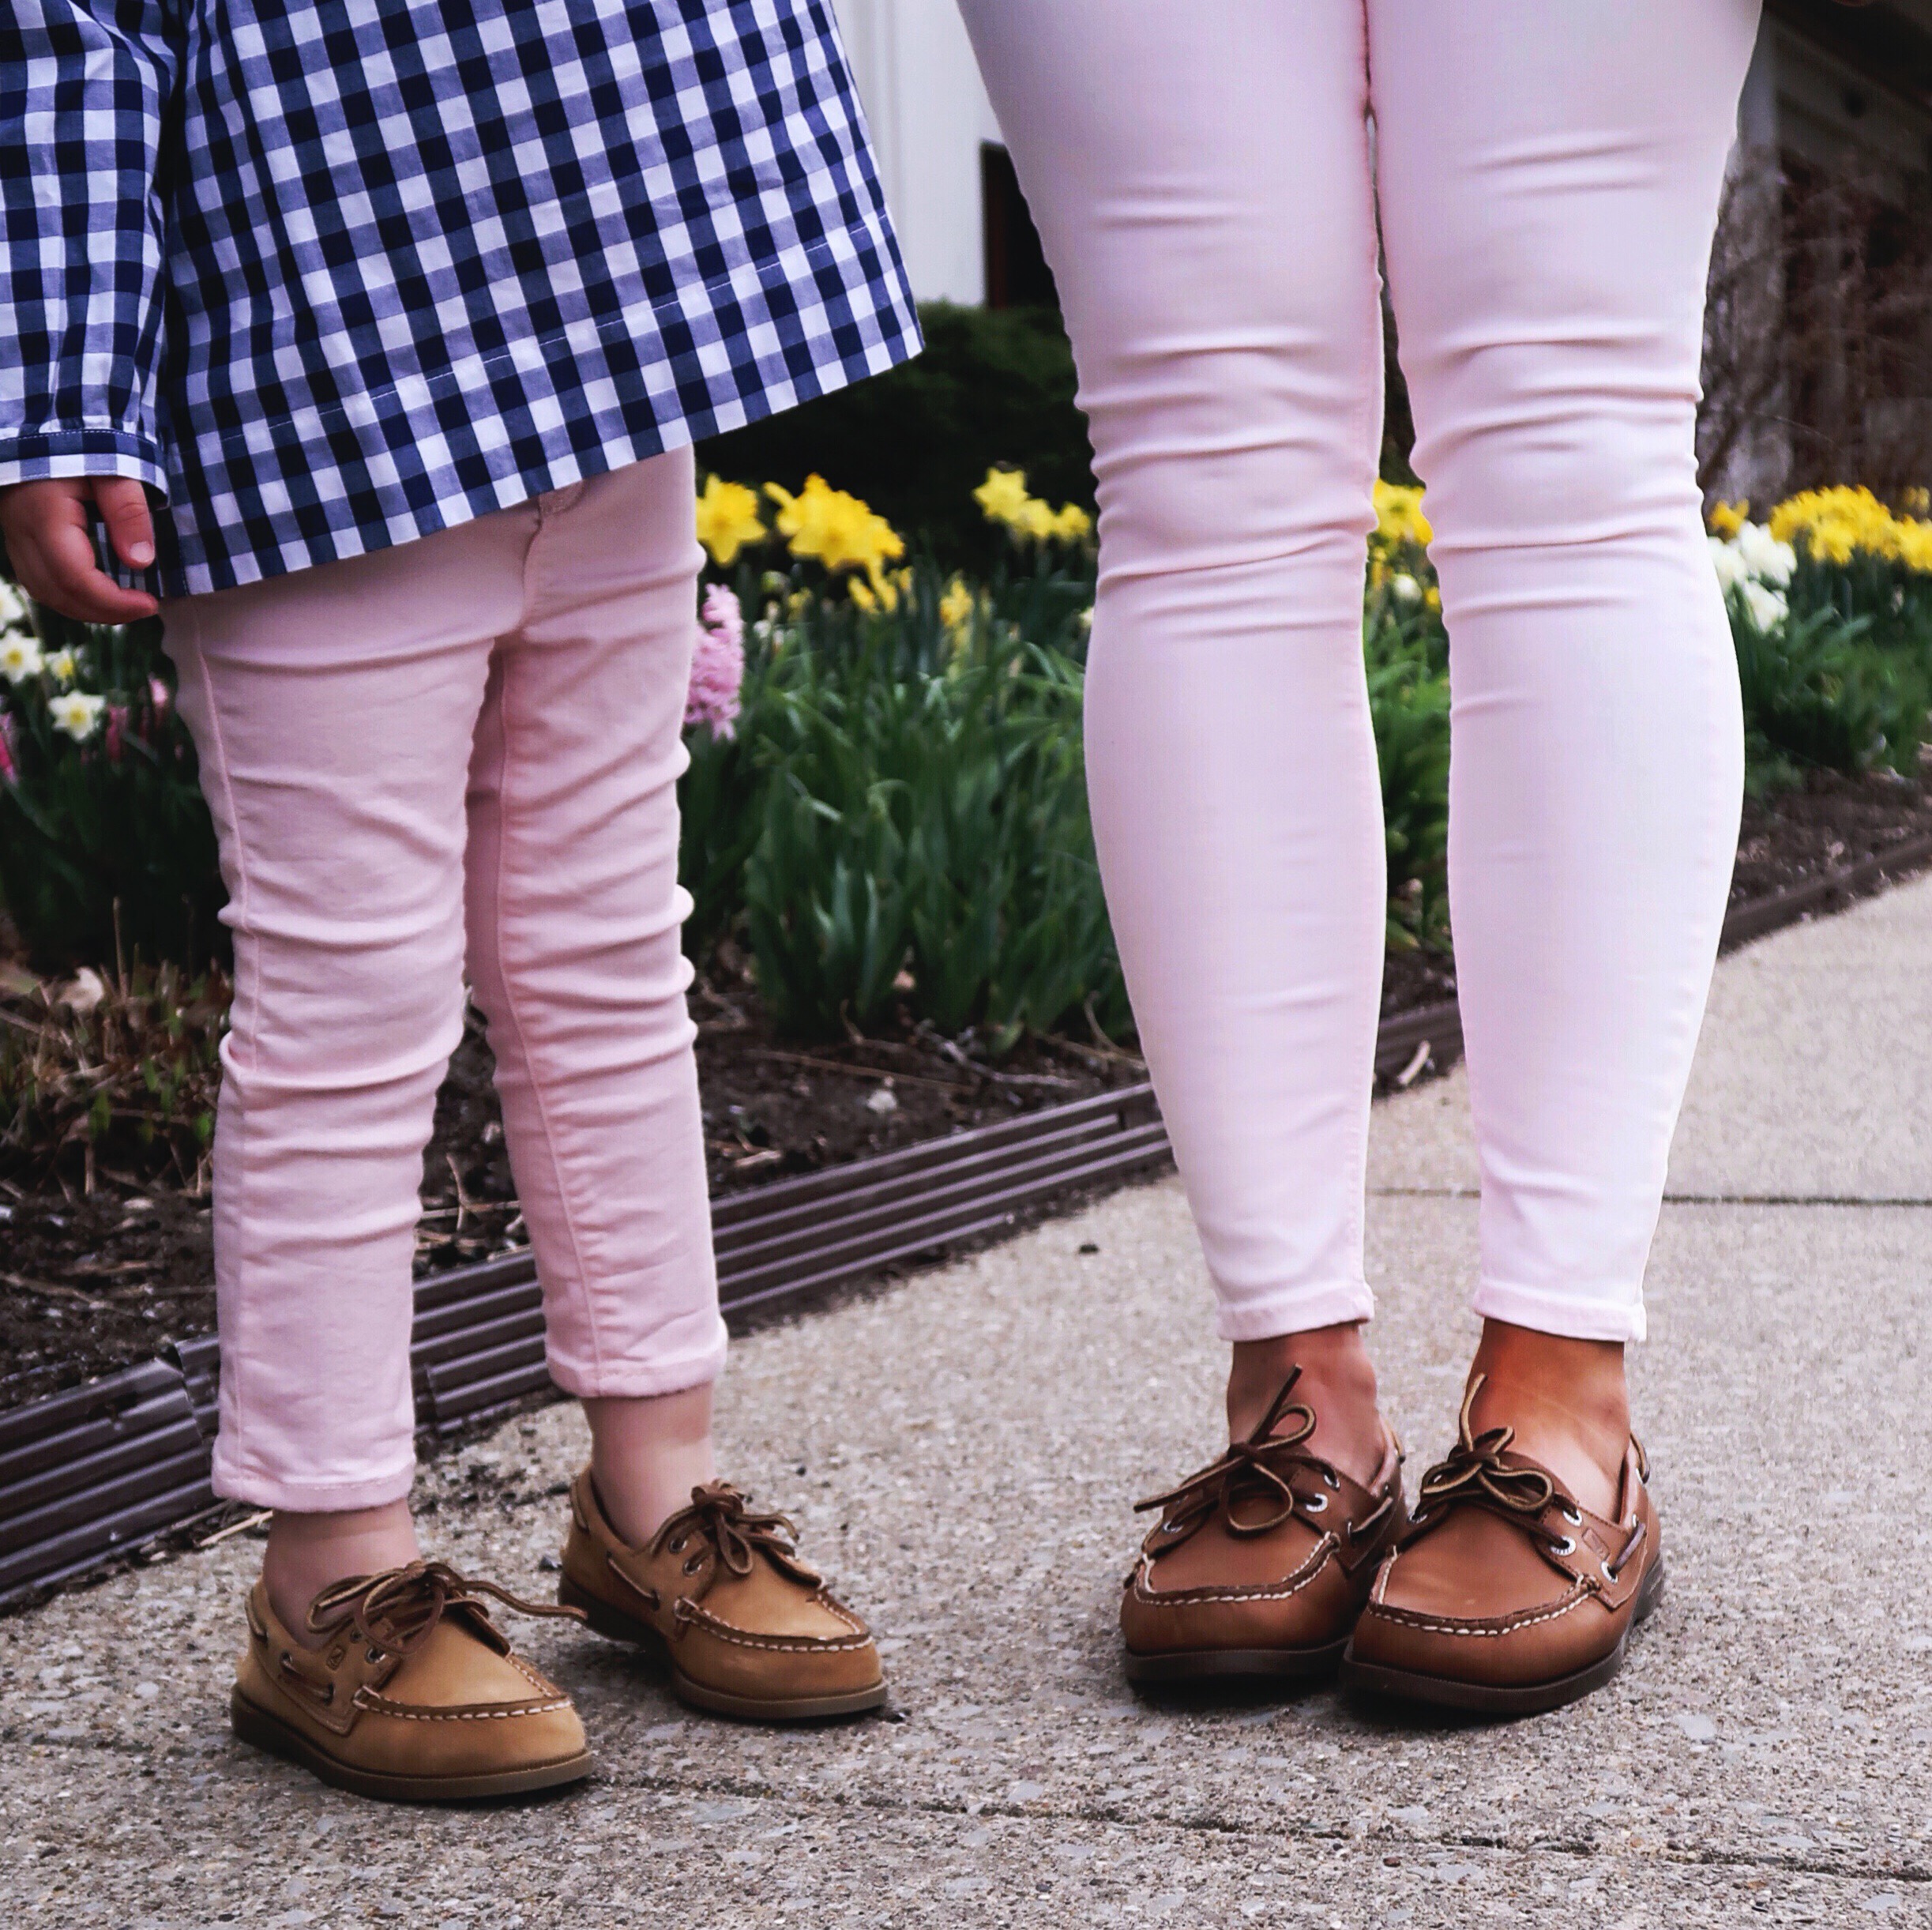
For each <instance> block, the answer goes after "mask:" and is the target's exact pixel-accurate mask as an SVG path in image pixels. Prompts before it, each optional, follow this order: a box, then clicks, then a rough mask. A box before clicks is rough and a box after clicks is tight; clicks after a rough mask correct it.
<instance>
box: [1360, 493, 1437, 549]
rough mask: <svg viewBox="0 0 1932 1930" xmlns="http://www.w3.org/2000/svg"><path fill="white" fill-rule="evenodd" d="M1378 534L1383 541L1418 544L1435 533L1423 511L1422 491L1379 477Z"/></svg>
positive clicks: (1376, 507)
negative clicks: (1388, 481)
mask: <svg viewBox="0 0 1932 1930" xmlns="http://www.w3.org/2000/svg"><path fill="white" fill-rule="evenodd" d="M1375 533H1376V535H1377V536H1378V537H1379V538H1380V539H1381V541H1383V542H1384V543H1413V544H1416V545H1417V546H1418V547H1421V546H1423V545H1424V544H1426V543H1427V542H1428V541H1429V540H1430V537H1431V536H1434V534H1435V532H1434V530H1433V529H1431V528H1430V526H1429V519H1428V517H1426V516H1425V515H1423V492H1422V491H1420V490H1419V489H1408V488H1405V487H1403V485H1402V484H1400V483H1385V482H1383V481H1381V480H1380V479H1379V478H1378V479H1377V481H1376V484H1375Z"/></svg>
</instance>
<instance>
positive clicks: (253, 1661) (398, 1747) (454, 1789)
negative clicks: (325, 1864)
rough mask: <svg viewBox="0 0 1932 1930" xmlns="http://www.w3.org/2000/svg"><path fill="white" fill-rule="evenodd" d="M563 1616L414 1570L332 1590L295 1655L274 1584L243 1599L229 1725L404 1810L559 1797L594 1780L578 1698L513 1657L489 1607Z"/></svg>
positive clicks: (435, 1567) (483, 1587)
mask: <svg viewBox="0 0 1932 1930" xmlns="http://www.w3.org/2000/svg"><path fill="white" fill-rule="evenodd" d="M485 1594H488V1595H493V1596H494V1597H496V1599H497V1600H498V1601H501V1602H503V1603H506V1604H507V1605H509V1607H511V1608H515V1609H517V1610H518V1611H520V1612H522V1613H524V1614H527V1615H556V1614H558V1613H559V1612H560V1611H559V1610H558V1609H555V1608H547V1607H544V1606H541V1605H537V1604H535V1603H532V1602H525V1601H519V1600H518V1599H517V1597H515V1596H514V1595H512V1594H509V1593H507V1592H506V1590H502V1589H500V1588H498V1586H496V1585H495V1584H494V1582H479V1581H474V1580H472V1579H469V1578H467V1577H465V1576H463V1575H460V1574H457V1571H455V1570H454V1569H453V1568H452V1567H449V1564H448V1563H445V1562H440V1561H430V1562H422V1561H417V1562H411V1563H409V1564H408V1566H407V1567H401V1568H390V1569H387V1570H385V1571H383V1572H382V1574H370V1575H356V1576H354V1577H352V1578H350V1579H349V1580H347V1581H344V1582H336V1583H335V1584H334V1585H333V1586H331V1587H329V1588H325V1589H324V1590H322V1592H321V1593H320V1594H319V1595H318V1596H317V1597H315V1599H314V1601H313V1602H312V1603H311V1604H310V1606H309V1609H308V1613H307V1617H306V1619H307V1622H308V1632H309V1634H310V1635H311V1636H319V1637H320V1638H321V1646H319V1647H314V1648H311V1647H310V1646H307V1645H306V1644H305V1643H303V1642H299V1641H297V1640H296V1639H295V1637H294V1636H293V1635H291V1634H290V1632H289V1631H288V1629H287V1628H285V1627H284V1626H283V1624H282V1623H281V1622H280V1620H277V1619H276V1613H275V1611H274V1609H273V1608H272V1607H270V1605H269V1591H268V1587H267V1585H266V1584H265V1583H264V1582H257V1583H256V1584H255V1586H254V1590H253V1592H252V1593H250V1596H249V1597H248V1646H247V1647H246V1649H245V1650H243V1651H242V1661H241V1666H240V1669H239V1671H238V1672H237V1674H236V1678H235V1691H234V1694H233V1695H232V1697H231V1699H230V1702H229V1714H230V1716H231V1720H232V1721H233V1722H234V1725H235V1734H236V1735H237V1736H239V1737H240V1738H241V1739H242V1741H243V1742H246V1743H250V1744H254V1747H255V1748H258V1749H265V1750H268V1751H271V1752H272V1753H273V1754H274V1755H280V1756H286V1757H287V1758H288V1759H290V1760H291V1762H295V1763H301V1764H302V1765H303V1766H304V1767H305V1768H307V1769H309V1770H313V1771H314V1774H316V1775H318V1776H319V1777H321V1779H322V1781H324V1782H328V1783H333V1784H334V1785H336V1788H337V1789H349V1790H352V1791H353V1792H355V1794H357V1795H359V1796H379V1797H383V1798H385V1799H387V1800H391V1801H400V1802H419V1803H421V1802H428V1803H435V1802H455V1801H461V1800H472V1799H475V1798H476V1797H479V1796H512V1795H519V1794H523V1793H528V1791H531V1790H533V1789H554V1788H555V1787H556V1786H557V1785H559V1784H561V1783H567V1782H575V1781H578V1780H579V1779H580V1778H582V1777H584V1776H587V1775H588V1774H589V1773H590V1770H591V1767H592V1758H591V1753H590V1751H589V1750H588V1748H585V1746H584V1729H583V1725H582V1724H581V1722H579V1721H578V1720H577V1710H575V1709H574V1708H573V1706H571V1702H570V1699H569V1696H567V1695H565V1694H564V1692H563V1691H562V1690H561V1689H560V1688H558V1687H557V1686H556V1684H554V1683H553V1682H549V1681H547V1680H545V1679H544V1678H543V1676H540V1675H539V1674H538V1673H537V1672H536V1670H535V1669H532V1668H531V1667H530V1666H529V1665H528V1663H526V1662H524V1661H522V1660H521V1658H520V1657H517V1656H516V1655H515V1654H513V1653H512V1652H511V1650H510V1645H509V1642H508V1640H507V1639H506V1638H505V1636H504V1635H503V1633H502V1631H501V1630H500V1629H498V1627H497V1626H496V1624H495V1623H494V1622H492V1621H491V1619H490V1615H489V1611H488V1609H487V1607H486V1606H485V1605H484V1603H483V1599H482V1597H483V1596H484V1595H485Z"/></svg>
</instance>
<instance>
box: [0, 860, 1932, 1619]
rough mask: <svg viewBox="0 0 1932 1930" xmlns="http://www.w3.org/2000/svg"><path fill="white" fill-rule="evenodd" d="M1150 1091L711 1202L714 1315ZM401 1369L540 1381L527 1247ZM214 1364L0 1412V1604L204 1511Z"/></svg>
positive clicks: (467, 1404) (450, 1396)
mask: <svg viewBox="0 0 1932 1930" xmlns="http://www.w3.org/2000/svg"><path fill="white" fill-rule="evenodd" d="M1926 864H1932V836H1928V837H1919V838H1914V839H1911V840H1908V841H1904V842H1901V843H1900V844H1899V845H1896V846H1895V847H1894V848H1893V849H1892V850H1890V851H1889V852H1878V853H1877V854H1876V855H1874V856H1871V857H1869V858H1866V859H1864V860H1861V861H1860V862H1859V863H1856V864H1851V865H1847V866H1846V867H1844V868H1843V869H1842V870H1840V871H1833V872H1829V873H1827V874H1825V875H1824V876H1822V877H1820V878H1813V879H1811V880H1810V881H1808V882H1806V883H1804V884H1802V885H1798V886H1792V887H1791V889H1789V890H1784V891H1780V892H1776V893H1773V894H1770V895H1769V896H1768V897H1763V898H1757V899H1753V900H1752V901H1750V902H1749V903H1746V904H1744V905H1738V906H1735V908H1734V909H1732V911H1731V914H1730V916H1728V917H1727V918H1726V920H1724V929H1723V942H1724V945H1725V946H1727V947H1729V946H1734V945H1738V944H1742V943H1743V942H1745V941H1746V940H1747V939H1754V938H1761V937H1762V936H1763V935H1765V933H1767V932H1769V931H1776V930H1778V929H1780V927H1783V926H1785V925H1789V924H1796V923H1797V922H1798V921H1799V920H1800V919H1802V917H1804V916H1806V913H1807V912H1810V911H1812V910H1814V909H1816V908H1817V906H1818V905H1821V904H1823V903H1825V901H1828V900H1829V899H1830V898H1831V897H1833V896H1835V895H1836V894H1839V893H1841V892H1845V891H1856V890H1860V889H1861V888H1862V887H1863V886H1867V885H1870V884H1871V883H1873V882H1874V881H1876V880H1877V879H1878V878H1881V877H1882V876H1883V875H1884V874H1885V873H1886V872H1887V871H1904V870H1911V869H1913V868H1915V867H1919V866H1921V865H1926ZM1461 1045H1462V1023H1461V1019H1460V1014H1458V1012H1457V1006H1456V1003H1455V1002H1454V1001H1453V999H1451V1000H1449V1001H1446V1002H1445V1003H1442V1004H1440V1005H1434V1006H1423V1007H1422V1008H1420V1009H1419V1010H1415V1011H1413V1012H1405V1013H1403V1014H1400V1015H1399V1016H1398V1017H1396V1018H1393V1019H1390V1020H1389V1021H1386V1022H1385V1024H1384V1025H1383V1026H1382V1028H1381V1032H1380V1033H1379V1034H1378V1038H1377V1041H1376V1052H1375V1069H1376V1071H1377V1073H1378V1075H1380V1076H1381V1077H1383V1078H1400V1077H1401V1075H1402V1074H1404V1072H1405V1071H1410V1070H1411V1069H1413V1070H1419V1069H1420V1067H1421V1066H1422V1064H1423V1063H1426V1060H1427V1059H1430V1058H1434V1059H1435V1060H1437V1062H1438V1063H1447V1062H1448V1061H1449V1059H1452V1058H1453V1057H1454V1056H1455V1055H1457V1053H1458V1052H1460V1049H1461ZM1167 1157H1168V1146H1167V1133H1166V1131H1165V1129H1164V1128H1163V1127H1162V1125H1161V1123H1160V1112H1159V1111H1158V1109H1157V1108H1156V1105H1155V1104H1154V1093H1153V1088H1152V1086H1151V1085H1145V1084H1141V1085H1130V1086H1124V1087H1122V1088H1121V1089H1119V1090H1118V1091H1115V1092H1111V1093H1099V1094H1096V1096H1095V1097H1092V1098H1089V1099H1082V1100H1076V1101H1074V1102H1073V1104H1069V1105H1064V1106H1053V1107H1050V1108H1047V1109H1046V1110H1045V1111H1043V1112H1034V1113H1030V1114H1028V1115H1026V1116H1025V1117H1024V1118H1021V1119H1012V1120H1009V1121H1007V1122H1005V1123H1002V1124H1001V1125H998V1126H989V1127H980V1128H979V1129H977V1130H976V1131H971V1132H964V1133H957V1134H953V1136H952V1137H951V1138H945V1139H934V1140H927V1141H926V1142H923V1144H921V1145H919V1146H908V1147H907V1148H906V1149H904V1151H902V1152H897V1153H882V1154H881V1155H880V1156H878V1157H877V1158H874V1159H867V1160H859V1161H855V1162H853V1163H852V1164H848V1165H844V1166H838V1167H834V1168H830V1169H829V1170H828V1171H826V1172H818V1173H811V1174H808V1175H806V1176H803V1177H802V1178H799V1179H784V1180H780V1181H777V1182H776V1183H774V1184H772V1185H770V1186H765V1187H759V1188H757V1190H756V1191H750V1192H743V1193H731V1194H726V1195H724V1197H723V1198H719V1199H716V1200H714V1201H713V1202H712V1216H711V1217H712V1234H713V1238H714V1241H715V1243H716V1250H717V1256H718V1292H719V1300H720V1304H721V1305H722V1306H723V1307H724V1311H726V1312H727V1314H728V1313H732V1312H742V1311H745V1310H746V1309H748V1308H750V1307H771V1306H775V1305H780V1304H783V1303H784V1302H785V1301H787V1300H794V1299H797V1298H799V1297H801V1296H805V1295H807V1294H810V1293H813V1292H818V1291H819V1290H821V1289H825V1288H827V1287H833V1286H838V1285H844V1284H847V1283H849V1282H851V1281H858V1280H862V1279H864V1278H866V1277H868V1276H870V1275H871V1274H874V1273H878V1271H879V1270H881V1268H883V1267H887V1266H895V1265H899V1264H902V1263H904V1262H908V1261H912V1260H918V1259H923V1258H930V1257H933V1256H934V1255H938V1254H939V1253H941V1252H942V1251H944V1250H945V1248H946V1247H949V1246H951V1245H955V1244H957V1243H960V1242H963V1241H965V1240H975V1239H979V1238H983V1237H984V1236H987V1235H988V1234H992V1233H997V1232H1000V1231H1001V1230H1002V1228H1006V1227H1009V1226H1010V1225H1013V1223H1014V1222H1015V1221H1016V1220H1017V1217H1018V1215H1019V1214H1020V1213H1021V1212H1023V1211H1024V1210H1027V1209H1028V1208H1031V1207H1035V1206H1039V1205H1041V1204H1042V1203H1043V1202H1047V1201H1048V1200H1051V1199H1053V1198H1056V1197H1058V1196H1060V1195H1062V1194H1065V1193H1066V1192H1068V1191H1070V1190H1072V1189H1073V1188H1076V1187H1084V1186H1088V1185H1093V1184H1096V1183H1104V1182H1106V1181H1109V1180H1112V1179H1119V1178H1122V1177H1124V1176H1126V1175H1128V1174H1130V1173H1133V1172H1139V1171H1142V1170H1144V1169H1145V1168H1148V1167H1152V1166H1155V1165H1158V1164H1160V1163H1161V1162H1162V1161H1164V1160H1165V1159H1167ZM410 1367H411V1371H412V1376H413V1379H414V1383H415V1400H416V1421H417V1429H418V1432H419V1435H421V1436H422V1437H423V1438H424V1439H430V1440H434V1439H439V1438H441V1437H442V1436H445V1435H449V1434H452V1433H453V1432H456V1431H457V1429H459V1428H466V1427H469V1426H472V1425H473V1424H475V1423H476V1422H477V1421H479V1420H484V1419H487V1417H488V1416H490V1415H491V1414H492V1413H498V1412H501V1411H502V1410H503V1409H506V1408H507V1407H509V1405H511V1404H512V1403H513V1402H514V1401H518V1400H520V1399H521V1398H524V1396H525V1395H527V1394H533V1393H536V1392H539V1391H540V1390H542V1389H543V1388H545V1387H547V1386H548V1385H549V1384H550V1377H549V1375H548V1373H547V1371H546V1370H545V1368H544V1364H543V1296H542V1292H541V1290H540V1289H539V1286H538V1285H537V1281H536V1263H535V1262H534V1261H533V1260H532V1258H531V1257H530V1255H528V1253H512V1254H506V1255H503V1256H502V1257H501V1258H498V1259H494V1260H486V1261H484V1262H483V1263H482V1264H481V1265H479V1266H468V1267H464V1268H461V1269H460V1270H457V1271H454V1272H452V1273H438V1274H436V1275H434V1276H432V1277H430V1278H429V1279H427V1280H424V1281H419V1283H418V1284H417V1286H416V1289H415V1326H414V1330H413V1332H412V1337H411V1344H410ZM219 1374H220V1366H219V1358H218V1355H217V1353H216V1345H215V1341H214V1338H213V1337H212V1335H209V1336H205V1337H201V1338H199V1339H196V1340H191V1341H182V1342H179V1344H177V1345H175V1346H172V1347H171V1348H170V1349H168V1351H167V1354H166V1356H164V1357H163V1358H162V1359H160V1360H148V1361H145V1362H143V1363H142V1364H141V1365H140V1366H138V1367H133V1368H124V1369H123V1370H122V1371H120V1372H118V1373H115V1374H109V1375H103V1377H102V1378H101V1379H99V1380H96V1381H91V1382H89V1383H88V1384H87V1385H86V1386H84V1387H76V1388H72V1389H70V1390H68V1391H67V1392H66V1393H64V1394H54V1395H51V1396H49V1397H48V1398H46V1399H44V1400H40V1401H31V1402H29V1403H28V1404H27V1405H24V1406H22V1407H17V1408H14V1409H11V1410H10V1411H9V1412H6V1413H0V1607H7V1606H11V1605H13V1604H15V1603H16V1602H18V1601H22V1600H24V1599H27V1598H28V1597H31V1596H32V1595H33V1594H35V1593H37V1592H38V1591H39V1590H44V1589H46V1588H48V1587H50V1586H52V1585H54V1584H55V1583H56V1582H61V1581H64V1580H66V1579H68V1578H70V1577H72V1576H74V1575H78V1574H85V1573H86V1572H87V1571H88V1570H90V1569H93V1568H97V1567H100V1566H101V1564H102V1563H104V1562H107V1561H109V1560H111V1559H113V1558H115V1556H121V1555H124V1554H126V1553H127V1552H130V1550H132V1549H133V1548H137V1547H139V1546H140V1545H141V1544H142V1543H143V1542H145V1541H152V1539H154V1537H156V1536H157V1535H160V1534H163V1533H166V1532H167V1531H168V1530H169V1529H174V1528H177V1527H179V1526H182V1524H183V1523H185V1522H190V1521H192V1520H194V1518H195V1517H196V1516H197V1515H199V1514H205V1513H206V1512H208V1511H209V1509H211V1508H212V1507H214V1506H215V1505H216V1500H215V1495H214V1492H213V1491H212V1488H210V1487H209V1444H210V1443H211V1442H212V1439H213V1438H214V1432H215V1410H216V1396H217V1393H218V1388H219Z"/></svg>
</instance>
